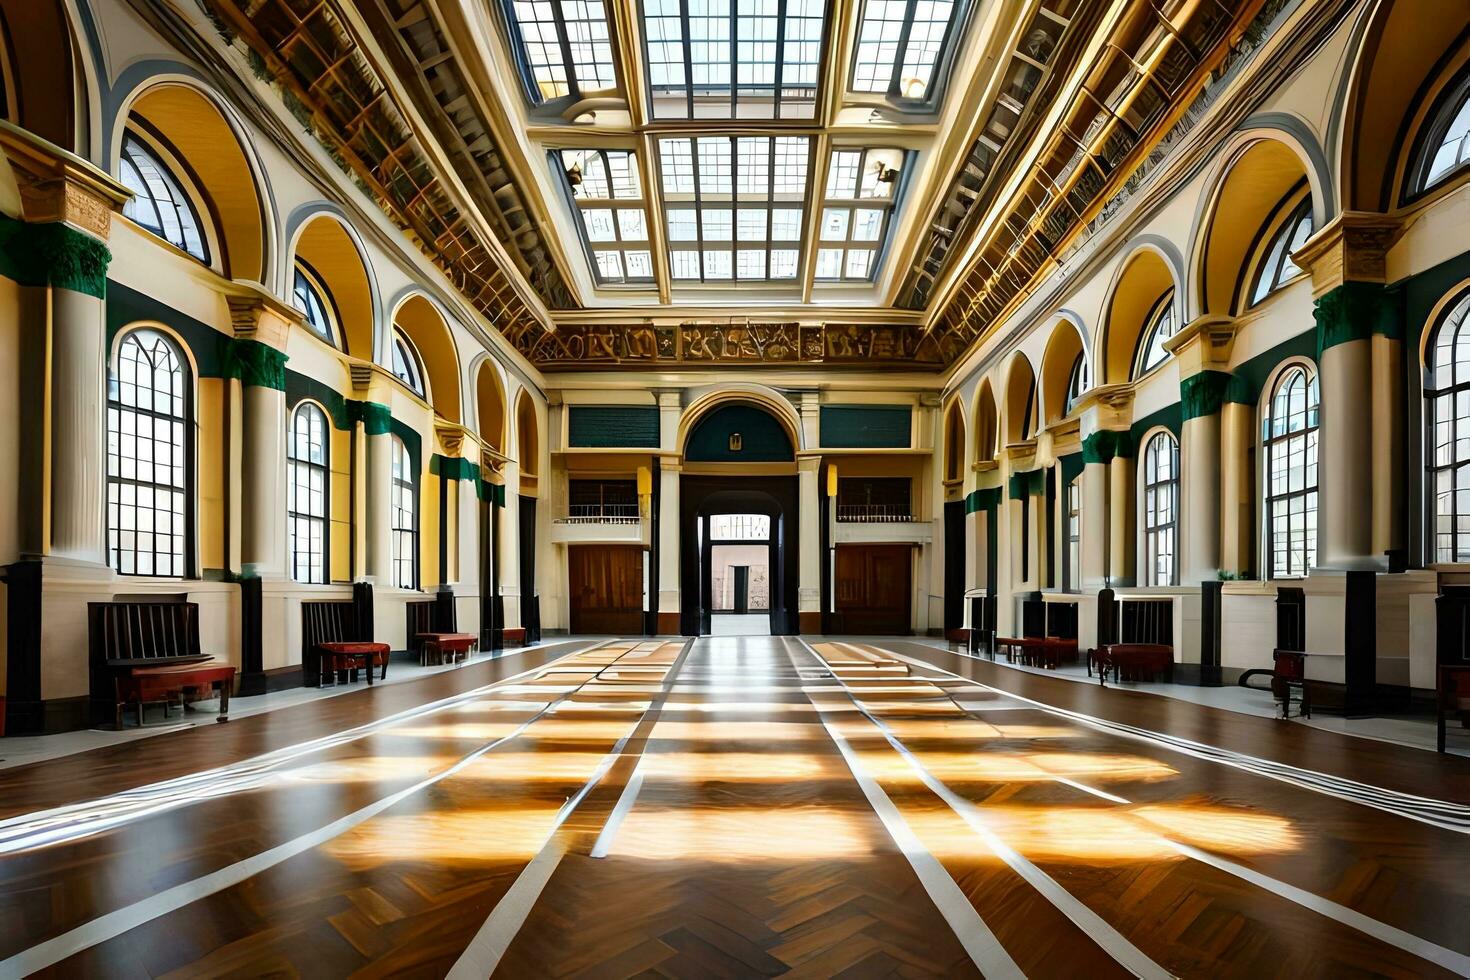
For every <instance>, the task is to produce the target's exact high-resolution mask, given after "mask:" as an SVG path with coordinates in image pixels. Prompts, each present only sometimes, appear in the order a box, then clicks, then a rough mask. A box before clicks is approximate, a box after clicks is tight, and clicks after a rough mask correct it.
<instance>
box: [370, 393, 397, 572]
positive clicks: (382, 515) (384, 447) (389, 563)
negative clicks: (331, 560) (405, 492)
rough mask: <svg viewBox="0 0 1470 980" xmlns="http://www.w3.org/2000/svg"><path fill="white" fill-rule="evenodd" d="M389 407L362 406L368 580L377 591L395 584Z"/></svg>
mask: <svg viewBox="0 0 1470 980" xmlns="http://www.w3.org/2000/svg"><path fill="white" fill-rule="evenodd" d="M391 418H392V416H391V415H390V413H389V411H388V406H387V405H381V404H379V403H377V402H363V403H362V428H363V434H364V436H365V437H366V442H367V466H366V468H365V473H366V476H367V488H366V489H367V493H366V497H367V515H366V516H367V577H368V580H369V581H371V582H372V583H373V584H374V585H376V586H377V587H378V588H392V587H393V586H394V582H393V509H392V508H393V498H392V493H393V436H392V435H391V434H390V433H389V422H390V421H391Z"/></svg>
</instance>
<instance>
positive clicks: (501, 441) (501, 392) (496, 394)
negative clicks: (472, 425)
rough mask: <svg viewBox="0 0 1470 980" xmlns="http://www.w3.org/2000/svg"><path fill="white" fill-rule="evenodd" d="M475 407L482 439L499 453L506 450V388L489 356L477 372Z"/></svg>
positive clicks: (481, 363)
mask: <svg viewBox="0 0 1470 980" xmlns="http://www.w3.org/2000/svg"><path fill="white" fill-rule="evenodd" d="M475 409H476V415H477V417H478V419H479V434H480V440H481V441H482V442H484V443H485V444H486V445H487V446H489V447H490V448H491V449H493V450H495V451H496V452H498V453H503V452H505V388H504V386H502V385H501V383H500V372H499V371H498V370H497V369H496V367H495V364H494V362H492V361H491V360H490V358H488V357H486V358H485V359H484V360H483V361H481V362H480V368H479V370H478V371H477V372H476V373H475Z"/></svg>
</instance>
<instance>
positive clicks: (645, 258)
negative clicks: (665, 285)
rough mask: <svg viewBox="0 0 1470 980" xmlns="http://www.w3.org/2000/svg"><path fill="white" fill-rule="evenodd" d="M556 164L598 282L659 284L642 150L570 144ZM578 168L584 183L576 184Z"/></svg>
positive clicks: (647, 286) (554, 160) (555, 155)
mask: <svg viewBox="0 0 1470 980" xmlns="http://www.w3.org/2000/svg"><path fill="white" fill-rule="evenodd" d="M551 163H552V166H553V167H554V168H558V169H560V171H561V172H562V175H563V180H564V181H565V182H566V187H567V191H568V194H569V196H570V197H571V202H572V209H573V210H574V211H575V212H576V220H577V230H578V232H579V233H580V234H581V236H582V245H583V247H584V248H585V249H586V252H587V262H588V265H589V267H590V268H591V271H592V278H593V280H594V281H595V282H596V283H597V285H599V286H626V287H635V288H645V289H651V288H653V287H654V286H655V285H656V283H655V272H654V265H653V263H654V262H655V261H656V259H655V258H654V251H653V241H652V237H651V229H650V228H649V224H648V200H647V195H645V194H644V189H643V179H642V176H641V173H640V171H639V169H638V153H637V151H636V150H621V149H601V148H595V149H592V148H576V149H564V150H559V151H557V152H554V153H553V154H552V155H551ZM574 168H575V171H574ZM574 172H576V173H577V174H578V177H579V179H580V182H579V183H575V184H574V183H572V174H573V173H574Z"/></svg>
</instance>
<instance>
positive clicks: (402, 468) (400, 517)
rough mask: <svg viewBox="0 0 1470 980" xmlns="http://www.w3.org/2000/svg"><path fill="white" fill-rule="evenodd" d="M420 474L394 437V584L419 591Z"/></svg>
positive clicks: (399, 440) (397, 439) (400, 440)
mask: <svg viewBox="0 0 1470 980" xmlns="http://www.w3.org/2000/svg"><path fill="white" fill-rule="evenodd" d="M416 477H417V474H415V473H414V471H413V458H412V457H411V456H409V454H408V448H407V447H406V446H404V444H403V440H402V439H400V438H398V437H397V436H393V499H392V501H391V506H392V508H393V584H394V585H396V586H397V587H398V588H400V589H416V588H418V565H419V563H418V553H419V547H418V542H419V533H418V521H417V520H416V508H417V504H418V499H417V498H418V489H417V483H418V481H417V478H416Z"/></svg>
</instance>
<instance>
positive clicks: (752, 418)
mask: <svg viewBox="0 0 1470 980" xmlns="http://www.w3.org/2000/svg"><path fill="white" fill-rule="evenodd" d="M684 458H685V459H687V460H689V461H690V462H700V463H777V462H789V461H791V460H793V459H795V458H796V451H795V447H794V446H793V445H792V442H791V435H790V434H789V433H788V432H787V431H786V427H785V426H784V425H783V424H782V423H781V420H779V419H778V418H776V416H774V415H772V414H771V413H770V412H769V411H767V410H766V409H765V408H764V407H762V406H760V405H758V404H755V403H752V402H741V401H737V402H725V403H723V404H720V405H717V406H716V407H714V408H712V409H710V410H708V411H707V412H704V413H703V414H702V415H700V416H699V417H698V418H697V419H696V420H695V421H694V424H693V425H692V426H691V427H690V429H689V436H688V439H687V440H686V441H685V443H684Z"/></svg>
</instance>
